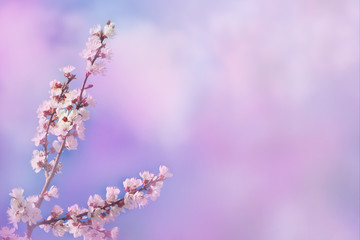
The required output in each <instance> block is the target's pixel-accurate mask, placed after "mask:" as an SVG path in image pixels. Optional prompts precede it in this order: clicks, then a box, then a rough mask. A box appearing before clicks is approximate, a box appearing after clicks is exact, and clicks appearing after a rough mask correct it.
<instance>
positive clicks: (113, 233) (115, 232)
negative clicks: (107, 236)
mask: <svg viewBox="0 0 360 240" xmlns="http://www.w3.org/2000/svg"><path fill="white" fill-rule="evenodd" d="M118 235H119V228H118V227H114V228H113V229H111V239H113V240H116V239H117V236H118Z"/></svg>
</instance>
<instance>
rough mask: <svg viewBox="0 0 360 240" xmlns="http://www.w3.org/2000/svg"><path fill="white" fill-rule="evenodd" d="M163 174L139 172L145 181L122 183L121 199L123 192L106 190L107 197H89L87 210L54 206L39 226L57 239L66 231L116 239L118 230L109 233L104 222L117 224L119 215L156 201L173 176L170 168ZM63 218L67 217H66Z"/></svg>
mask: <svg viewBox="0 0 360 240" xmlns="http://www.w3.org/2000/svg"><path fill="white" fill-rule="evenodd" d="M159 170H160V173H159V174H158V176H155V175H154V174H153V173H150V172H148V171H145V172H142V173H140V176H141V178H142V179H137V178H128V179H126V180H125V181H124V182H123V185H124V188H125V196H124V197H123V198H118V195H119V194H120V189H119V188H117V187H107V188H106V198H105V199H102V197H101V196H100V195H98V194H95V195H93V196H90V197H89V199H88V207H87V208H79V206H78V205H77V204H74V205H73V206H71V207H68V209H67V212H66V213H65V214H64V210H63V209H62V208H61V207H60V206H57V205H55V206H54V208H53V210H52V211H51V214H50V216H49V217H48V218H47V219H46V220H44V221H41V222H40V223H39V225H40V228H43V229H44V231H45V232H49V231H50V229H52V232H53V234H54V235H55V236H57V237H58V236H63V235H64V234H65V233H66V232H68V233H70V234H72V235H73V236H74V237H75V238H77V237H80V236H83V237H84V239H94V240H95V239H96V240H98V239H108V238H111V239H116V236H117V234H118V228H117V227H115V228H113V229H112V230H106V229H105V228H104V226H105V223H107V222H110V221H114V220H115V217H117V216H119V215H120V212H125V210H126V209H134V208H137V207H139V208H141V207H144V206H145V205H147V203H148V201H149V199H151V200H153V201H154V200H156V198H158V197H159V196H160V190H161V188H162V186H163V182H164V180H165V179H166V178H169V177H171V176H172V173H170V172H169V169H168V168H167V167H165V166H160V168H159ZM63 215H64V216H63Z"/></svg>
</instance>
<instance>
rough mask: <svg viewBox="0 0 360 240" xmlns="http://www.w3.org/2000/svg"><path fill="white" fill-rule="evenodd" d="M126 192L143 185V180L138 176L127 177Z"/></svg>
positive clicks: (125, 182)
mask: <svg viewBox="0 0 360 240" xmlns="http://www.w3.org/2000/svg"><path fill="white" fill-rule="evenodd" d="M123 185H124V188H125V192H129V191H134V190H136V189H137V188H138V187H140V186H141V185H142V181H141V180H140V179H137V178H127V179H125V181H124V182H123Z"/></svg>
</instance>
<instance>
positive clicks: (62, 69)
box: [59, 66, 75, 74]
mask: <svg viewBox="0 0 360 240" xmlns="http://www.w3.org/2000/svg"><path fill="white" fill-rule="evenodd" d="M74 70H75V67H74V66H66V67H62V68H60V69H59V71H60V72H63V73H64V74H69V73H71V72H72V71H74Z"/></svg>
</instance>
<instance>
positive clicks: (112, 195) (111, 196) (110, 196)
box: [106, 187, 120, 202]
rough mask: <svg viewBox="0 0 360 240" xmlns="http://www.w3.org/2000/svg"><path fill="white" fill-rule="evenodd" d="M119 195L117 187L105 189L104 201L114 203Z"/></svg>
mask: <svg viewBox="0 0 360 240" xmlns="http://www.w3.org/2000/svg"><path fill="white" fill-rule="evenodd" d="M119 193H120V189H119V188H117V187H107V188H106V201H107V202H114V201H115V200H116V199H117V197H118V195H119Z"/></svg>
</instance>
